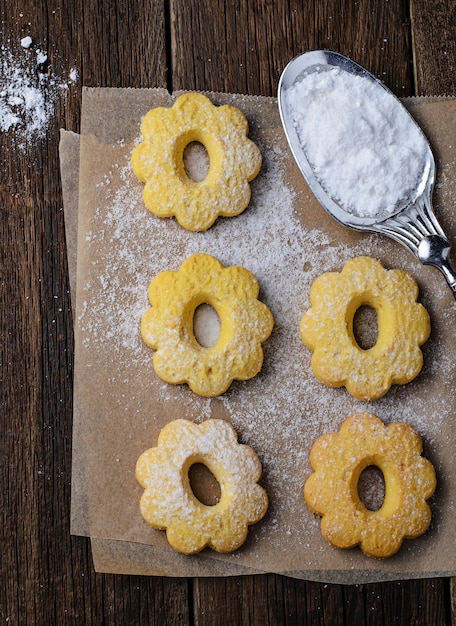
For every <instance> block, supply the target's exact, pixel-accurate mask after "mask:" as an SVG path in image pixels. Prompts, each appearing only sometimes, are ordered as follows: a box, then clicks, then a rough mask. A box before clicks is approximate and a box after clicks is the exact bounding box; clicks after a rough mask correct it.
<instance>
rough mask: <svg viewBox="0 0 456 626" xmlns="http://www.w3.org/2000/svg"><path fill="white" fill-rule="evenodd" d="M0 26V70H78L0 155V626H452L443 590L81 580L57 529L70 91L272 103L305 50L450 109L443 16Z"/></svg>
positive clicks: (80, 561) (61, 510) (63, 516)
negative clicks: (25, 42)
mask: <svg viewBox="0 0 456 626" xmlns="http://www.w3.org/2000/svg"><path fill="white" fill-rule="evenodd" d="M0 20H1V22H0V44H1V45H2V46H3V47H4V48H3V51H2V53H3V54H4V53H5V50H12V51H13V55H15V58H19V57H21V55H27V54H28V55H29V56H28V58H29V60H30V64H33V62H35V64H36V61H37V60H38V57H36V56H35V55H36V49H37V48H39V49H41V50H43V51H47V53H48V56H49V60H50V63H51V65H50V66H49V68H48V67H47V66H46V63H45V64H44V66H43V67H41V68H40V69H41V71H42V72H43V71H44V72H46V71H48V73H49V76H48V79H47V80H48V81H52V80H54V83H55V82H57V83H63V82H64V81H63V77H64V75H65V76H66V75H67V74H68V72H69V71H70V69H71V68H73V67H74V68H76V69H77V71H78V80H77V83H75V84H69V86H68V89H66V88H65V85H63V84H60V87H61V89H60V91H59V90H57V92H56V95H54V97H55V102H54V111H53V113H52V115H50V116H49V119H48V120H47V123H46V136H45V137H44V138H43V139H40V138H34V139H29V140H28V141H27V144H26V145H25V146H24V145H22V146H20V147H19V146H18V145H17V144H18V142H17V140H16V139H17V138H16V139H15V133H14V131H15V128H16V127H13V129H12V130H10V132H3V133H2V134H1V139H0V141H1V152H0V158H1V165H2V167H1V173H0V176H1V187H0V190H1V220H0V229H1V235H0V249H1V260H2V262H1V270H0V271H1V274H0V294H1V300H0V302H1V306H2V308H1V318H0V323H1V334H0V337H1V346H0V351H1V352H0V380H1V402H0V406H1V421H0V428H1V434H0V445H1V453H0V480H1V486H0V492H1V494H2V498H3V500H2V507H1V508H2V524H1V533H2V542H1V548H0V562H1V585H0V616H1V617H0V619H1V622H2V623H4V624H6V623H7V624H14V625H21V626H22V625H26V624H59V625H63V624H78V625H80V624H118V625H119V626H120V625H121V626H125V625H127V624H129V625H133V624H140V625H142V624H148V625H149V624H157V625H163V624H195V625H196V624H198V626H202V625H208V626H214V625H217V624H220V625H223V626H226V625H231V624H242V625H245V624H320V625H324V624H331V625H332V626H336V625H339V624H340V625H342V624H354V625H357V624H370V625H371V624H372V625H373V624H413V625H415V626H418V625H421V624H422V625H425V624H426V625H427V626H439V625H443V624H451V623H452V617H453V624H455V623H456V621H454V620H455V595H454V581H453V595H452V581H451V580H449V579H434V580H415V581H402V582H392V583H384V584H370V585H360V586H343V585H327V584H318V583H313V582H306V581H299V580H294V579H288V578H285V577H281V576H277V575H261V576H246V577H239V578H228V579H197V580H194V579H189V580H187V579H180V578H179V579H167V578H154V577H150V578H147V577H137V576H130V577H129V576H115V575H102V574H96V573H95V572H94V570H93V566H92V561H91V553H90V545H89V541H88V540H86V539H83V538H80V537H72V536H70V530H69V511H70V486H71V485H70V482H71V472H70V469H71V440H72V436H71V426H72V373H73V337H72V317H71V308H70V295H69V283H68V271H67V259H66V247H65V232H64V215H63V210H62V195H61V186H60V178H59V158H58V142H59V128H61V127H63V128H66V129H68V130H73V131H75V132H78V130H79V120H80V104H81V87H82V85H88V86H101V87H153V86H158V87H167V88H168V89H169V90H176V89H195V90H205V91H208V90H214V91H227V92H238V93H246V94H263V95H275V94H276V89H277V83H278V79H279V76H280V73H281V71H282V69H283V67H284V66H285V64H286V63H287V61H288V60H289V59H290V58H291V57H292V56H294V55H295V54H297V53H299V52H301V51H303V50H306V49H311V48H318V47H326V48H330V49H334V50H338V51H340V52H342V53H345V54H348V55H350V56H352V57H353V58H354V59H355V60H357V61H358V62H359V63H361V64H363V65H364V66H366V67H367V68H368V69H369V70H371V71H372V72H373V73H374V74H376V75H378V76H379V77H381V78H382V79H383V80H384V81H385V82H386V84H387V85H388V86H389V87H390V88H391V89H392V90H393V91H394V92H395V93H396V94H397V95H398V96H401V97H402V96H409V95H413V94H417V95H441V94H446V95H456V71H455V70H456V68H455V63H456V61H455V59H456V2H455V1H454V0H410V1H407V0H359V1H358V2H355V1H353V0H338V1H336V0H310V1H306V0H288V1H287V2H285V1H284V0H250V2H247V1H246V0H237V1H236V2H234V1H231V0H171V1H165V2H158V1H157V0H150V1H149V2H137V1H135V0H130V1H129V2H128V1H127V0H117V2H115V1H114V0H113V1H112V2H106V1H105V2H103V1H102V0H101V1H96V0H72V1H71V2H63V1H61V2H53V1H52V0H50V1H49V2H38V1H36V2H33V1H32V0H21V1H19V0H0ZM26 35H30V36H31V37H32V38H33V46H32V48H31V49H29V50H28V51H26V49H25V48H23V47H22V46H21V45H20V41H21V39H22V38H23V37H24V36H26ZM21 58H22V57H21ZM0 71H1V66H0ZM4 71H5V68H3V72H4ZM73 78H74V75H73ZM54 86H55V85H54ZM449 549H453V550H454V549H455V547H454V546H449Z"/></svg>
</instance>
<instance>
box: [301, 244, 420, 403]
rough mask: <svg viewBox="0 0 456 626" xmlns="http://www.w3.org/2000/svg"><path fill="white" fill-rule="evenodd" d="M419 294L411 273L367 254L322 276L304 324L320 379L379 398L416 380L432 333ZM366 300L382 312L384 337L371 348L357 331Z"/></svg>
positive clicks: (380, 327) (380, 326)
mask: <svg viewBox="0 0 456 626" xmlns="http://www.w3.org/2000/svg"><path fill="white" fill-rule="evenodd" d="M417 296H418V286H417V284H416V282H415V281H414V280H413V278H412V277H411V276H410V275H409V274H407V273H406V272H403V271H401V270H397V269H394V270H386V269H384V268H383V267H382V265H381V263H380V262H379V261H376V260H375V259H372V258H370V257H366V256H362V257H357V258H355V259H351V260H350V261H349V262H348V263H347V264H346V265H345V267H344V268H343V270H342V271H341V272H327V273H325V274H322V275H321V276H319V277H318V278H317V279H316V280H315V282H314V283H313V285H312V287H311V290H310V302H311V308H310V309H309V310H308V311H307V312H306V313H305V314H304V316H303V318H302V320H301V326H300V331H301V338H302V341H303V342H304V344H305V345H306V346H307V347H308V348H310V349H311V350H313V354H312V360H311V365H312V370H313V372H314V374H315V376H316V377H317V378H318V380H320V381H321V382H322V383H324V384H325V385H328V386H330V387H341V386H343V385H345V387H346V388H347V391H348V392H349V393H350V394H351V395H353V396H354V397H356V398H358V399H360V400H375V399H377V398H380V397H381V396H383V395H384V394H385V393H386V392H387V391H388V390H389V389H390V387H391V385H392V384H401V385H403V384H405V383H408V382H410V381H411V380H413V379H414V378H415V377H416V376H417V375H418V374H419V372H420V371H421V368H422V366H423V354H422V352H421V350H420V347H419V346H421V345H422V344H423V343H424V342H425V341H426V340H427V339H428V337H429V334H430V320H429V315H428V313H427V311H426V309H425V308H424V307H423V305H421V304H419V303H417V302H416V299H417ZM362 305H368V306H371V307H373V308H374V309H375V311H376V312H377V320H378V338H377V342H376V344H375V345H374V346H373V347H372V348H369V349H368V350H363V349H362V348H361V347H360V346H359V345H358V343H357V341H356V339H355V337H354V334H353V317H354V315H355V313H356V311H357V310H358V309H359V307H360V306H362Z"/></svg>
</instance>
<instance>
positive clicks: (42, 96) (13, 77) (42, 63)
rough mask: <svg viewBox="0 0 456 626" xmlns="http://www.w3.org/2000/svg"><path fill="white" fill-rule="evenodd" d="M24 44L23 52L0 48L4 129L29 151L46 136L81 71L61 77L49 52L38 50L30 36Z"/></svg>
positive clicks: (0, 102) (0, 125)
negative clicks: (56, 110)
mask: <svg viewBox="0 0 456 626" xmlns="http://www.w3.org/2000/svg"><path fill="white" fill-rule="evenodd" d="M20 44H21V49H20V50H15V49H13V48H12V47H11V48H10V47H8V45H2V46H1V47H0V130H1V131H2V132H5V133H12V134H13V135H12V136H13V140H14V143H15V144H16V145H17V146H18V147H19V148H25V146H26V145H27V143H28V142H30V141H33V140H36V139H38V138H41V137H43V136H44V135H45V134H46V130H47V128H48V124H49V121H50V120H51V118H52V117H53V115H54V107H55V102H56V100H57V98H58V97H59V95H60V94H62V93H64V92H66V91H67V90H68V88H69V86H70V85H71V84H72V83H75V82H76V81H77V70H76V69H74V68H73V69H71V70H70V72H69V75H68V76H66V77H63V76H58V75H56V74H55V73H54V71H53V69H52V67H51V64H50V59H49V56H48V53H47V52H46V51H45V50H42V49H41V48H36V49H34V48H33V40H32V38H31V37H30V36H27V37H24V38H23V39H22V40H21V42H20Z"/></svg>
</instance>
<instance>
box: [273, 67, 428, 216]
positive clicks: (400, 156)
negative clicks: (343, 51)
mask: <svg viewBox="0 0 456 626" xmlns="http://www.w3.org/2000/svg"><path fill="white" fill-rule="evenodd" d="M285 98H286V103H287V107H288V111H289V114H290V116H291V119H292V120H293V123H294V126H295V128H296V131H297V134H298V137H299V139H300V141H301V142H302V146H303V150H304V152H305V154H306V155H307V159H308V161H309V163H310V164H311V167H312V169H313V171H314V173H315V174H316V176H317V179H318V180H319V182H320V184H321V186H322V187H323V189H325V191H326V192H327V193H328V195H329V196H330V197H331V198H332V199H333V200H334V201H336V203H337V204H339V206H341V208H342V209H344V210H345V211H346V212H347V213H351V214H354V215H356V216H358V217H386V216H387V215H388V214H391V213H393V212H395V211H397V210H398V209H399V208H401V207H402V206H403V205H404V204H405V203H406V202H407V201H408V200H409V199H410V198H411V197H412V196H413V195H414V192H416V190H417V186H418V184H419V182H420V180H421V178H422V176H423V171H424V169H425V166H426V161H427V159H426V155H427V150H428V149H427V143H426V140H425V138H424V135H423V133H422V132H421V131H420V129H419V128H418V127H417V125H416V124H415V123H414V121H413V120H412V118H411V117H410V116H409V114H408V113H407V111H406V110H405V108H404V107H402V106H401V105H400V104H399V103H398V101H397V100H396V98H395V97H394V96H393V95H392V94H391V93H389V92H388V91H387V90H386V89H384V88H383V86H382V85H381V84H379V83H376V82H373V81H370V80H366V79H365V78H364V77H362V76H359V75H354V74H351V73H349V72H346V71H344V70H342V69H340V68H331V69H324V70H319V71H313V72H308V73H305V74H304V75H303V76H302V77H301V78H300V79H298V80H297V82H296V83H295V84H294V85H293V86H292V87H290V88H289V89H287V90H286V91H285Z"/></svg>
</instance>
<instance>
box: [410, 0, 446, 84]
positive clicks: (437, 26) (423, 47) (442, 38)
mask: <svg viewBox="0 0 456 626" xmlns="http://www.w3.org/2000/svg"><path fill="white" fill-rule="evenodd" d="M410 12H411V19H412V33H413V54H414V68H415V82H416V87H415V90H416V94H417V95H419V96H422V95H425V96H441V95H446V96H454V95H456V37H455V31H456V4H455V3H454V2H445V1H444V0H431V1H429V0H410Z"/></svg>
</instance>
